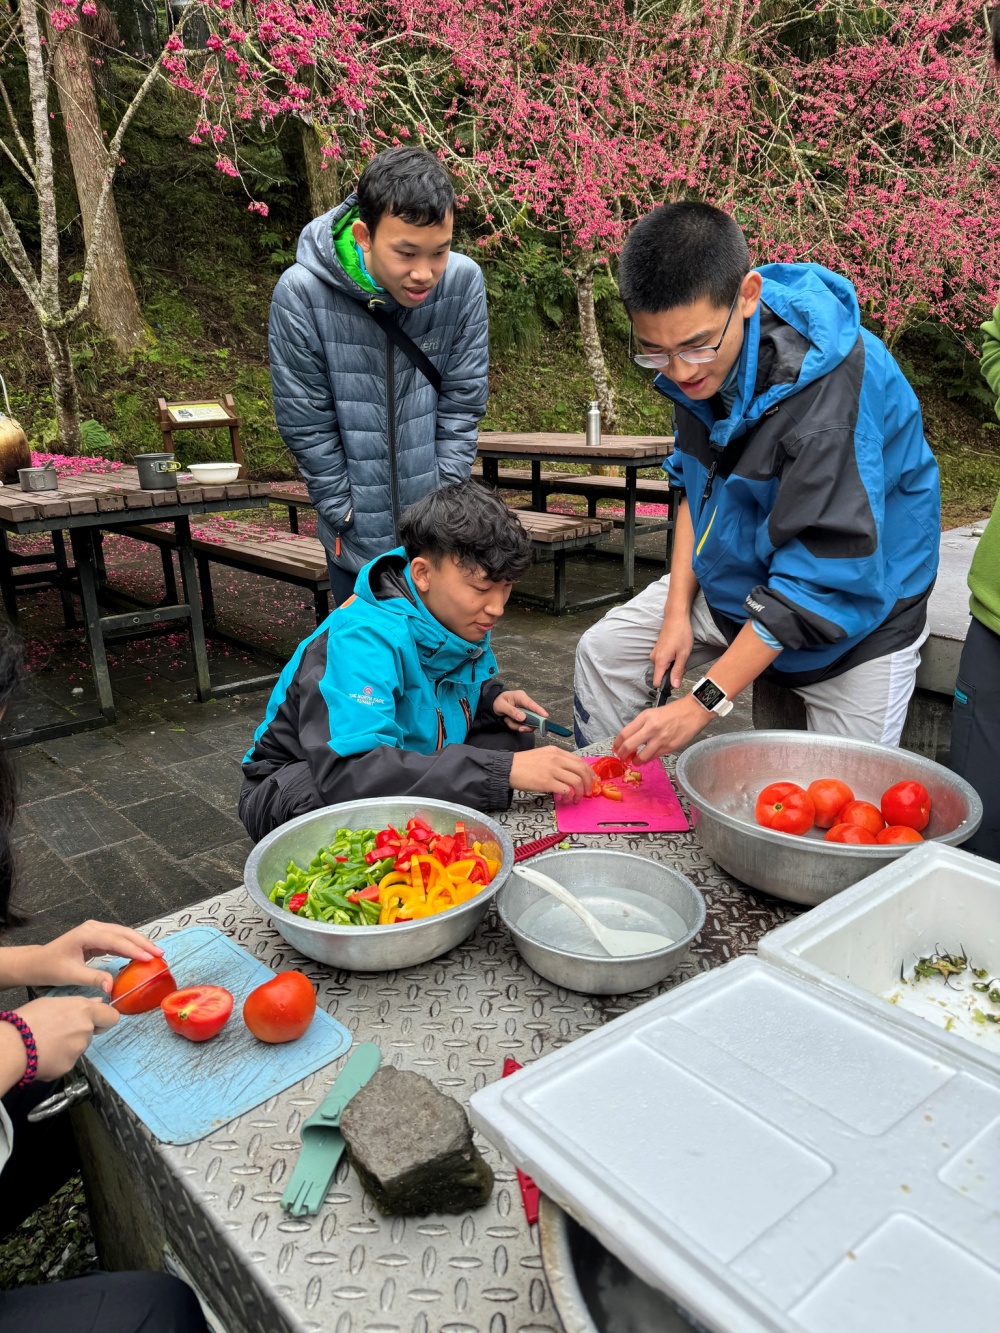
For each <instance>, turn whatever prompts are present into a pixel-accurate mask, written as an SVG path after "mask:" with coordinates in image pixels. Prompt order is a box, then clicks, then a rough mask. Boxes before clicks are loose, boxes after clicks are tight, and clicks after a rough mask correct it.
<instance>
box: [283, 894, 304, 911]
mask: <svg viewBox="0 0 1000 1333" xmlns="http://www.w3.org/2000/svg"><path fill="white" fill-rule="evenodd" d="M308 897H309V895H308V893H293V894H292V896H291V897H290V898H289V900H288V902H287V903H286V904H285V906H286V907H287V908H288V910H289V911H290V912H299V911H301V909H302V908H303V907H304V906H305V902H306V899H307V898H308Z"/></svg>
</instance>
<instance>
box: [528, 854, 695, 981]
mask: <svg viewBox="0 0 1000 1333" xmlns="http://www.w3.org/2000/svg"><path fill="white" fill-rule="evenodd" d="M514 874H515V875H520V876H521V878H522V879H526V880H527V881H528V883H529V884H534V885H536V886H537V887H538V888H539V889H544V890H545V892H546V893H551V894H552V897H553V898H558V899H559V901H560V902H561V903H563V904H565V906H566V907H568V908H569V909H570V911H571V912H575V913H576V915H577V916H578V917H579V918H580V920H581V921H582V922H583V924H584V925H585V926H586V927H587V929H588V930H589V931H590V932H591V934H592V935H593V936H594V939H595V940H597V942H598V944H600V945H601V947H602V948H603V949H605V950H606V951H607V952H608V953H609V954H610V955H611V957H612V958H627V957H628V956H629V955H630V954H637V953H653V952H654V951H655V950H656V949H665V948H667V946H668V945H670V944H673V943H674V941H673V940H672V939H670V937H669V936H667V935H654V934H653V933H652V931H648V930H615V929H613V928H612V927H611V926H605V925H602V924H601V922H600V921H598V919H597V917H596V916H594V914H593V912H589V911H588V910H587V908H586V907H584V905H583V903H582V902H580V900H579V898H575V897H574V896H573V894H572V893H570V891H569V890H568V889H564V888H563V886H562V885H561V884H559V883H558V882H557V881H556V880H554V879H550V878H549V876H548V875H543V874H542V872H541V871H540V870H535V869H534V868H533V867H532V866H524V865H516V866H515V867H514Z"/></svg>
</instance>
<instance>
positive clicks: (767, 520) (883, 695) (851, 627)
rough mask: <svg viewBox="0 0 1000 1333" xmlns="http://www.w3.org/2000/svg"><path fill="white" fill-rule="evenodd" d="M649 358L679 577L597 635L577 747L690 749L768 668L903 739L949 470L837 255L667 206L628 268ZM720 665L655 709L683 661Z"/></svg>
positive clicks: (869, 731)
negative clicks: (755, 241) (652, 701)
mask: <svg viewBox="0 0 1000 1333" xmlns="http://www.w3.org/2000/svg"><path fill="white" fill-rule="evenodd" d="M618 282H619V289H620V291H621V296H622V300H623V301H624V303H625V306H626V308H627V309H628V312H629V316H630V318H631V321H632V329H633V333H634V339H635V343H636V344H637V348H638V351H637V354H636V355H635V357H634V359H635V360H636V361H637V362H638V363H639V365H641V366H646V367H649V368H654V369H658V370H659V371H660V374H658V375H657V377H656V380H655V387H656V388H657V389H658V390H659V391H660V393H662V394H664V395H665V396H666V397H668V398H670V399H671V401H672V402H673V404H674V425H675V433H676V443H675V448H674V453H673V456H672V457H671V458H670V459H669V460H668V462H667V463H666V464H665V469H666V471H667V474H668V475H669V477H670V479H671V481H672V482H673V483H674V484H675V485H676V486H677V487H678V488H679V489H680V490H681V491H682V492H683V499H682V501H681V504H680V509H679V514H678V519H677V529H676V534H675V541H674V551H673V558H672V561H671V571H670V574H669V575H668V576H667V577H665V578H663V579H660V580H659V581H658V582H657V583H654V584H652V585H651V586H650V587H649V588H647V589H646V590H645V591H644V592H642V593H640V595H639V596H638V597H636V598H634V599H633V600H632V601H631V602H629V603H628V604H627V605H626V606H623V607H620V608H617V609H616V610H614V611H612V612H611V613H610V614H609V615H607V616H605V618H604V619H603V620H602V621H600V622H599V623H598V624H597V625H595V626H594V627H593V629H591V630H590V631H588V633H587V634H585V635H584V636H583V638H582V639H581V641H580V644H579V647H578V650H577V660H576V680H575V687H576V707H575V722H576V731H577V740H578V741H579V742H580V743H588V742H593V741H596V740H599V739H601V738H602V737H605V736H609V735H615V736H616V742H615V747H616V750H617V751H618V752H619V753H621V754H632V753H636V754H637V755H638V758H639V760H640V761H641V762H645V761H648V760H650V759H652V758H654V757H655V756H657V755H661V754H666V753H668V752H670V751H673V750H677V749H679V748H680V747H681V746H683V745H686V744H687V743H688V742H689V741H691V740H692V739H693V738H694V737H695V736H696V735H697V734H698V732H700V731H701V730H702V728H703V727H704V726H705V725H706V724H707V723H708V722H710V721H711V720H712V717H713V715H718V716H724V715H725V714H726V713H727V712H728V711H729V710H730V709H731V708H732V700H733V699H734V698H735V696H736V695H738V694H739V693H740V691H741V690H743V689H745V688H746V687H747V685H749V684H750V683H751V681H753V680H756V679H757V677H758V676H764V677H766V678H767V679H768V680H771V681H774V682H776V683H778V684H780V685H783V686H785V687H786V688H788V689H790V690H793V691H794V692H795V693H796V694H798V695H799V696H800V697H801V698H802V700H803V701H804V703H805V707H806V716H807V722H808V726H809V728H810V730H812V731H823V732H827V733H832V734H839V735H846V736H855V737H859V738H862V739H866V740H873V741H880V742H882V743H883V744H887V745H897V744H898V743H899V738H900V735H901V733H902V729H903V723H904V722H905V719H906V709H907V704H908V702H909V698H910V695H911V693H912V691H913V685H914V681H915V677H916V671H917V666H918V664H919V661H920V652H919V650H920V645H921V644H922V643H923V641H924V639H925V638H926V637H927V615H926V608H927V599H928V597H929V595H930V591H931V587H932V586H933V583H934V578H935V575H936V573H937V561H938V541H939V533H940V495H939V486H938V472H937V464H936V463H935V461H934V457H933V455H932V453H931V451H930V449H929V447H928V445H927V442H926V440H925V439H924V434H923V425H922V422H921V416H920V407H919V405H918V403H917V400H916V397H915V395H914V393H913V390H912V389H911V388H910V386H909V384H908V383H907V382H906V379H905V378H904V376H903V373H902V371H901V370H900V369H899V367H898V365H897V364H896V362H895V361H894V360H893V358H892V356H891V355H890V353H889V352H888V350H887V349H886V347H885V346H884V344H883V343H882V342H880V341H879V339H878V338H876V337H874V336H873V335H872V334H870V333H868V332H867V331H866V330H865V329H863V328H862V327H861V322H860V311H859V308H858V301H857V297H856V296H855V294H854V290H853V288H852V287H851V284H850V283H849V282H847V281H846V279H844V278H841V277H838V276H837V275H836V274H835V273H831V272H829V271H828V270H827V269H824V268H820V267H819V266H818V265H815V264H768V265H764V266H763V267H761V268H759V269H755V270H752V269H751V268H750V256H749V251H748V249H747V244H746V240H745V238H744V236H743V233H742V231H741V230H740V228H739V226H738V225H737V224H736V222H735V221H734V220H733V219H732V218H730V217H729V216H727V215H726V214H725V213H723V212H720V211H719V210H718V209H715V208H711V207H709V206H708V205H706V204H699V203H680V204H670V205H665V206H663V207H661V208H657V209H655V210H654V211H653V212H652V213H650V214H649V215H648V216H647V217H645V218H643V220H642V221H641V222H639V223H638V224H637V225H636V226H635V227H634V228H633V230H632V233H631V235H630V236H629V239H628V241H627V243H626V245H625V249H624V251H623V252H622V257H621V262H620V266H619V275H618ZM715 659H718V660H717V661H715V665H714V667H713V668H712V671H711V674H710V675H706V676H704V677H703V678H702V679H701V680H699V681H698V682H697V684H696V685H695V686H694V688H693V690H692V691H691V692H689V693H687V694H685V695H684V696H683V697H680V698H677V699H675V700H673V701H671V702H669V703H666V704H664V705H663V706H661V707H659V708H648V707H647V704H648V702H649V697H650V686H651V685H653V686H657V685H659V684H660V682H661V681H662V679H663V677H664V675H665V674H666V673H667V672H669V675H670V685H671V686H672V687H673V688H674V689H677V688H678V687H679V686H680V684H681V679H682V677H683V675H684V673H685V671H686V670H688V669H690V668H692V667H699V666H702V665H705V664H707V663H708V662H710V661H713V660H715Z"/></svg>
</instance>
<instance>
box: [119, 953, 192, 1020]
mask: <svg viewBox="0 0 1000 1333" xmlns="http://www.w3.org/2000/svg"><path fill="white" fill-rule="evenodd" d="M140 987H141V989H140ZM176 989H177V982H176V981H174V979H173V977H172V976H171V973H170V968H169V967H168V966H167V964H166V960H165V959H163V958H150V959H148V960H146V961H143V960H142V959H134V960H133V961H132V962H131V963H126V964H125V966H124V967H123V968H122V970H121V971H120V972H119V973H118V975H117V976H116V977H115V981H114V985H113V986H112V988H111V1003H112V1004H113V1005H114V1006H115V1008H116V1009H117V1010H118V1012H119V1013H120V1014H145V1013H148V1012H149V1011H150V1009H156V1008H158V1007H159V1005H160V1004H161V1002H162V1001H163V1000H165V999H166V998H167V996H168V995H172V994H173V993H174V991H175V990H176ZM132 991H134V992H135V994H134V995H133V994H131V992H132Z"/></svg>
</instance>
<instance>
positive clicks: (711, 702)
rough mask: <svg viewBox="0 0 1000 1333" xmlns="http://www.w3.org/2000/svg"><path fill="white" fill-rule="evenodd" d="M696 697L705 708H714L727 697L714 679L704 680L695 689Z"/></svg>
mask: <svg viewBox="0 0 1000 1333" xmlns="http://www.w3.org/2000/svg"><path fill="white" fill-rule="evenodd" d="M693 693H694V697H695V698H696V699H697V700H698V702H699V703H700V704H701V706H702V707H703V708H708V709H714V708H715V707H716V705H717V704H721V703H722V701H723V699H725V697H726V696H725V692H724V691H723V690H720V689H719V687H718V685H716V684H715V682H714V681H712V680H703V681H702V682H701V684H700V685H698V686H697V687H696V688H695V690H694V691H693Z"/></svg>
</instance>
